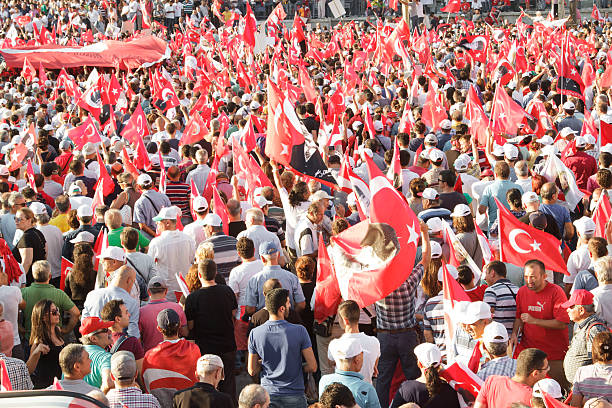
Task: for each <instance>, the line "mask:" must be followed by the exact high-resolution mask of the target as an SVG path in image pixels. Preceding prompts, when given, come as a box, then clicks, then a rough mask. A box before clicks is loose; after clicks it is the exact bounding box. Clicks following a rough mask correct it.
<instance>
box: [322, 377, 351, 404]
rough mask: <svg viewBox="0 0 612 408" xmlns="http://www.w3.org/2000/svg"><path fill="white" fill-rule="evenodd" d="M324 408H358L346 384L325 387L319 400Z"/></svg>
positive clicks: (337, 383)
mask: <svg viewBox="0 0 612 408" xmlns="http://www.w3.org/2000/svg"><path fill="white" fill-rule="evenodd" d="M319 403H320V404H321V405H322V406H323V408H354V407H357V403H356V402H355V397H354V396H353V393H352V392H351V390H350V389H349V388H348V387H347V386H346V385H344V384H342V383H339V382H334V383H331V384H329V385H328V386H327V387H325V390H324V391H323V393H322V394H321V398H319Z"/></svg>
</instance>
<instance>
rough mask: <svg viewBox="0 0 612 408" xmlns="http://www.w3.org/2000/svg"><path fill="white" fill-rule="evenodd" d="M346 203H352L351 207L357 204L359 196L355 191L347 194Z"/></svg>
mask: <svg viewBox="0 0 612 408" xmlns="http://www.w3.org/2000/svg"><path fill="white" fill-rule="evenodd" d="M346 203H347V204H348V205H350V206H351V207H354V206H356V205H357V196H356V195H355V193H350V194H349V195H347V196H346Z"/></svg>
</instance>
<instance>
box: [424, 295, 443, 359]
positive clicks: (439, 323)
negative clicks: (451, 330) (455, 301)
mask: <svg viewBox="0 0 612 408" xmlns="http://www.w3.org/2000/svg"><path fill="white" fill-rule="evenodd" d="M442 301H443V297H442V292H440V293H439V294H438V295H437V296H434V297H431V298H429V299H428V300H427V302H425V308H424V311H423V329H424V330H431V331H432V334H433V338H434V341H435V343H436V346H438V348H439V349H440V351H442V352H443V353H444V351H445V350H446V342H445V336H444V304H443V303H442Z"/></svg>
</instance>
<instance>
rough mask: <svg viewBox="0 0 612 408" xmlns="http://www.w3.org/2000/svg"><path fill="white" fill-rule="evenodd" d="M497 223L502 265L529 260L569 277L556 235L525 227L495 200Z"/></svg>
mask: <svg viewBox="0 0 612 408" xmlns="http://www.w3.org/2000/svg"><path fill="white" fill-rule="evenodd" d="M495 202H496V203H497V211H498V217H497V219H498V220H499V229H498V230H499V248H500V258H501V261H502V262H509V263H511V264H513V265H517V266H523V265H525V262H527V261H529V260H530V259H539V260H541V261H542V262H544V264H545V265H546V268H547V269H550V270H553V271H555V272H561V273H564V274H566V275H569V273H568V272H567V265H566V263H565V261H564V260H563V255H561V251H560V250H559V248H560V246H561V243H560V242H559V240H558V239H557V238H555V236H553V235H551V234H549V233H547V232H544V231H542V230H539V229H537V228H534V227H532V226H531V225H527V224H524V223H522V222H520V221H519V220H518V218H516V217H515V216H514V215H512V213H511V212H510V210H508V209H507V208H506V207H505V206H504V205H503V204H502V203H500V202H499V200H497V198H496V199H495Z"/></svg>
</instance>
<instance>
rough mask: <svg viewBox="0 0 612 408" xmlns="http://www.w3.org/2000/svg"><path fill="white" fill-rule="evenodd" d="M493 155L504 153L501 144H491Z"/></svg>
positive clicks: (499, 155)
mask: <svg viewBox="0 0 612 408" xmlns="http://www.w3.org/2000/svg"><path fill="white" fill-rule="evenodd" d="M492 153H493V156H497V157H501V156H503V155H504V154H505V152H504V148H503V146H500V145H495V146H493V152H492Z"/></svg>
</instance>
